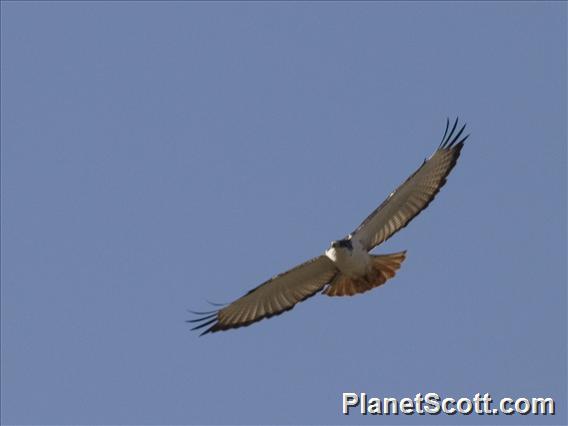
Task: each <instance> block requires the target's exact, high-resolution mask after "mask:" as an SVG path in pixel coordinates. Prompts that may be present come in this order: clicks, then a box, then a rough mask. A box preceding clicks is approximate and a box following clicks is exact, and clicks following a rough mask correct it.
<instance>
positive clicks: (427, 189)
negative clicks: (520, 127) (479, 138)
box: [352, 119, 469, 250]
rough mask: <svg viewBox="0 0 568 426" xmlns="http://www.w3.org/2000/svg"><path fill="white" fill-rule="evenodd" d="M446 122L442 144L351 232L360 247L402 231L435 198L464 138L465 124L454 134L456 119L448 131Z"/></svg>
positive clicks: (458, 152) (366, 246) (452, 165)
mask: <svg viewBox="0 0 568 426" xmlns="http://www.w3.org/2000/svg"><path fill="white" fill-rule="evenodd" d="M449 124H450V122H449V120H448V122H447V124H446V131H445V133H444V136H443V137H442V143H440V146H439V147H438V149H437V150H436V152H434V154H432V156H431V157H430V158H428V159H427V160H425V161H424V163H423V164H422V166H420V168H418V170H416V171H415V172H414V173H413V174H412V175H411V176H410V177H409V178H408V179H407V180H406V181H405V182H404V183H403V184H402V185H400V186H399V187H398V188H397V189H395V190H394V191H393V192H391V194H390V195H389V196H388V197H387V199H386V200H385V201H383V203H382V204H381V205H380V206H379V207H377V209H376V210H375V211H374V212H372V213H371V214H370V215H369V217H367V219H365V220H364V221H363V223H362V224H361V225H359V227H358V228H357V229H356V230H355V231H354V232H353V233H352V235H353V238H354V239H357V240H359V241H360V242H361V244H362V245H363V247H365V249H367V250H371V249H372V248H373V247H375V246H377V245H379V244H381V243H382V242H384V241H386V240H387V239H389V238H390V237H391V236H392V235H393V234H394V233H396V232H397V231H399V230H400V229H402V228H404V227H405V226H406V225H408V223H409V222H410V221H411V220H412V219H413V218H415V217H416V216H417V215H418V214H419V213H420V212H421V211H422V210H424V209H425V208H426V207H428V204H430V202H431V201H432V200H433V199H434V197H435V196H436V194H437V193H438V192H439V191H440V188H442V186H444V184H445V183H446V178H447V177H448V175H449V174H450V172H451V171H452V169H453V168H454V166H455V165H456V162H457V160H458V157H459V156H460V151H461V149H462V148H463V144H464V142H465V140H466V139H467V137H468V136H469V135H467V136H465V137H461V135H462V133H463V131H464V129H465V125H464V126H463V127H462V128H461V129H460V130H459V131H458V132H457V133H455V131H456V127H457V124H458V120H457V119H456V121H455V122H454V125H453V127H452V129H451V130H450V132H449V133H448V129H449Z"/></svg>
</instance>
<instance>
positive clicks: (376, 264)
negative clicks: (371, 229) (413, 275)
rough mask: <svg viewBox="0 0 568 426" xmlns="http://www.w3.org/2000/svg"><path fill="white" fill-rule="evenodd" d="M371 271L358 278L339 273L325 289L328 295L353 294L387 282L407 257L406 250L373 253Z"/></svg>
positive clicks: (324, 292) (324, 291)
mask: <svg viewBox="0 0 568 426" xmlns="http://www.w3.org/2000/svg"><path fill="white" fill-rule="evenodd" d="M371 258H372V264H371V271H370V272H369V273H368V274H367V276H365V277H361V278H358V279H355V278H351V277H348V276H346V275H343V274H338V275H337V276H336V277H335V278H334V279H333V280H332V281H331V283H329V285H328V286H327V287H326V288H325V289H324V290H323V292H322V293H323V294H327V295H328V296H353V295H355V294H359V293H364V292H366V291H369V290H371V289H373V288H375V287H379V286H381V285H383V284H384V283H386V282H387V280H388V279H389V278H392V277H394V276H395V274H396V271H398V269H399V268H400V265H401V264H402V262H403V261H404V259H406V250H405V251H401V252H398V253H390V254H379V255H374V254H372V255H371Z"/></svg>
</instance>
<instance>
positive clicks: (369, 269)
mask: <svg viewBox="0 0 568 426" xmlns="http://www.w3.org/2000/svg"><path fill="white" fill-rule="evenodd" d="M457 125H458V120H457V119H456V121H455V122H454V124H453V126H452V128H451V129H450V121H449V119H448V120H447V122H446V131H445V132H444V136H443V137H442V142H441V143H440V145H439V147H438V149H437V150H436V151H435V152H434V153H433V154H432V155H431V156H430V158H428V159H426V160H424V163H423V164H422V165H421V166H420V167H419V168H418V170H416V171H415V172H414V173H413V174H412V175H411V176H410V177H409V178H408V179H406V181H404V183H403V184H402V185H400V186H399V187H398V188H397V189H395V190H394V191H393V192H391V193H390V194H389V196H388V197H387V199H386V200H385V201H383V203H382V204H381V205H380V206H379V207H377V209H376V210H375V211H373V212H372V213H371V214H370V215H369V217H367V218H366V219H365V220H364V221H363V223H361V225H359V227H358V228H357V229H356V230H355V231H353V232H352V233H350V234H349V235H347V236H346V237H345V238H343V239H342V240H339V241H333V242H332V243H331V246H330V247H329V249H328V250H326V251H325V253H324V254H322V255H320V256H318V257H314V258H313V259H310V260H308V261H307V262H305V263H302V264H301V265H298V266H296V267H295V268H292V269H290V270H289V271H286V272H283V273H281V274H279V275H276V276H274V277H272V278H270V279H269V280H268V281H266V282H264V283H262V284H260V285H259V286H258V287H256V288H253V289H252V290H250V291H249V292H248V293H247V294H245V295H244V296H242V297H241V298H239V299H237V300H235V301H234V302H232V303H230V304H228V305H226V306H224V307H222V308H220V309H215V310H213V311H209V312H193V313H194V314H196V315H199V317H198V318H196V319H193V320H189V321H188V322H192V323H197V325H196V327H194V328H193V329H192V330H197V329H201V328H204V327H207V326H209V327H208V328H207V329H205V331H203V332H202V333H201V335H203V334H207V333H212V332H215V331H221V330H228V329H231V328H238V327H244V326H247V325H250V324H252V323H255V322H257V321H260V320H262V319H264V318H270V317H272V316H275V315H279V314H281V313H283V312H286V311H289V310H290V309H292V308H293V307H294V306H295V305H296V304H297V303H299V302H301V301H303V300H305V299H307V298H308V297H311V296H313V295H315V294H316V293H317V292H320V291H321V292H322V294H325V295H328V296H353V295H354V294H359V293H364V292H366V291H368V290H371V289H372V288H375V287H378V286H380V285H382V284H384V283H385V282H386V281H387V280H388V279H389V278H392V277H394V275H395V273H396V271H397V270H398V269H399V268H400V265H401V263H402V262H403V261H404V259H405V257H406V251H401V252H398V253H391V254H381V255H375V254H370V253H369V251H370V250H372V249H373V248H374V247H376V246H378V245H379V244H381V243H383V242H385V241H386V240H388V239H389V238H390V237H391V236H392V235H394V234H395V233H396V232H397V231H399V230H400V229H402V228H404V227H405V226H406V225H408V223H409V222H410V221H411V220H412V219H413V218H415V217H416V216H417V215H418V214H419V213H420V212H421V211H422V210H424V209H425V208H426V207H428V204H430V202H431V201H432V200H433V199H434V197H435V196H436V194H437V193H438V191H440V188H442V186H444V184H445V183H446V178H447V176H448V175H449V173H450V172H451V170H452V169H453V168H454V166H455V165H456V162H457V160H458V157H459V156H460V152H461V150H462V148H463V145H464V142H465V140H466V139H467V138H468V136H469V135H467V136H463V137H462V133H463V131H464V129H465V124H464V125H463V127H461V129H460V130H459V131H458V132H457V133H456V128H457ZM448 130H449V132H448Z"/></svg>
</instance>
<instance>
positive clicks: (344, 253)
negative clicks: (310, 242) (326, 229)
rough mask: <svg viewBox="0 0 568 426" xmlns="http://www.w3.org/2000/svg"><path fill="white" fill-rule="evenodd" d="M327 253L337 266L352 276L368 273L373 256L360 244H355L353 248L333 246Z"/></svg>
mask: <svg viewBox="0 0 568 426" xmlns="http://www.w3.org/2000/svg"><path fill="white" fill-rule="evenodd" d="M325 255H326V256H327V257H328V258H329V259H330V260H331V261H332V262H334V263H335V265H336V266H337V268H338V269H339V270H340V271H341V272H342V273H343V274H345V275H348V276H350V277H361V276H364V275H366V274H367V271H368V267H369V264H370V261H371V257H370V256H369V253H367V251H366V250H364V249H363V248H362V247H361V246H360V245H358V244H354V245H353V250H349V249H347V248H345V247H338V248H333V247H331V248H330V249H328V250H327V251H326V252H325Z"/></svg>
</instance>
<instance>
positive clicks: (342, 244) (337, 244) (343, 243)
mask: <svg viewBox="0 0 568 426" xmlns="http://www.w3.org/2000/svg"><path fill="white" fill-rule="evenodd" d="M331 247H332V248H335V249H336V248H346V249H348V250H353V244H351V240H348V239H345V240H338V241H332V242H331Z"/></svg>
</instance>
